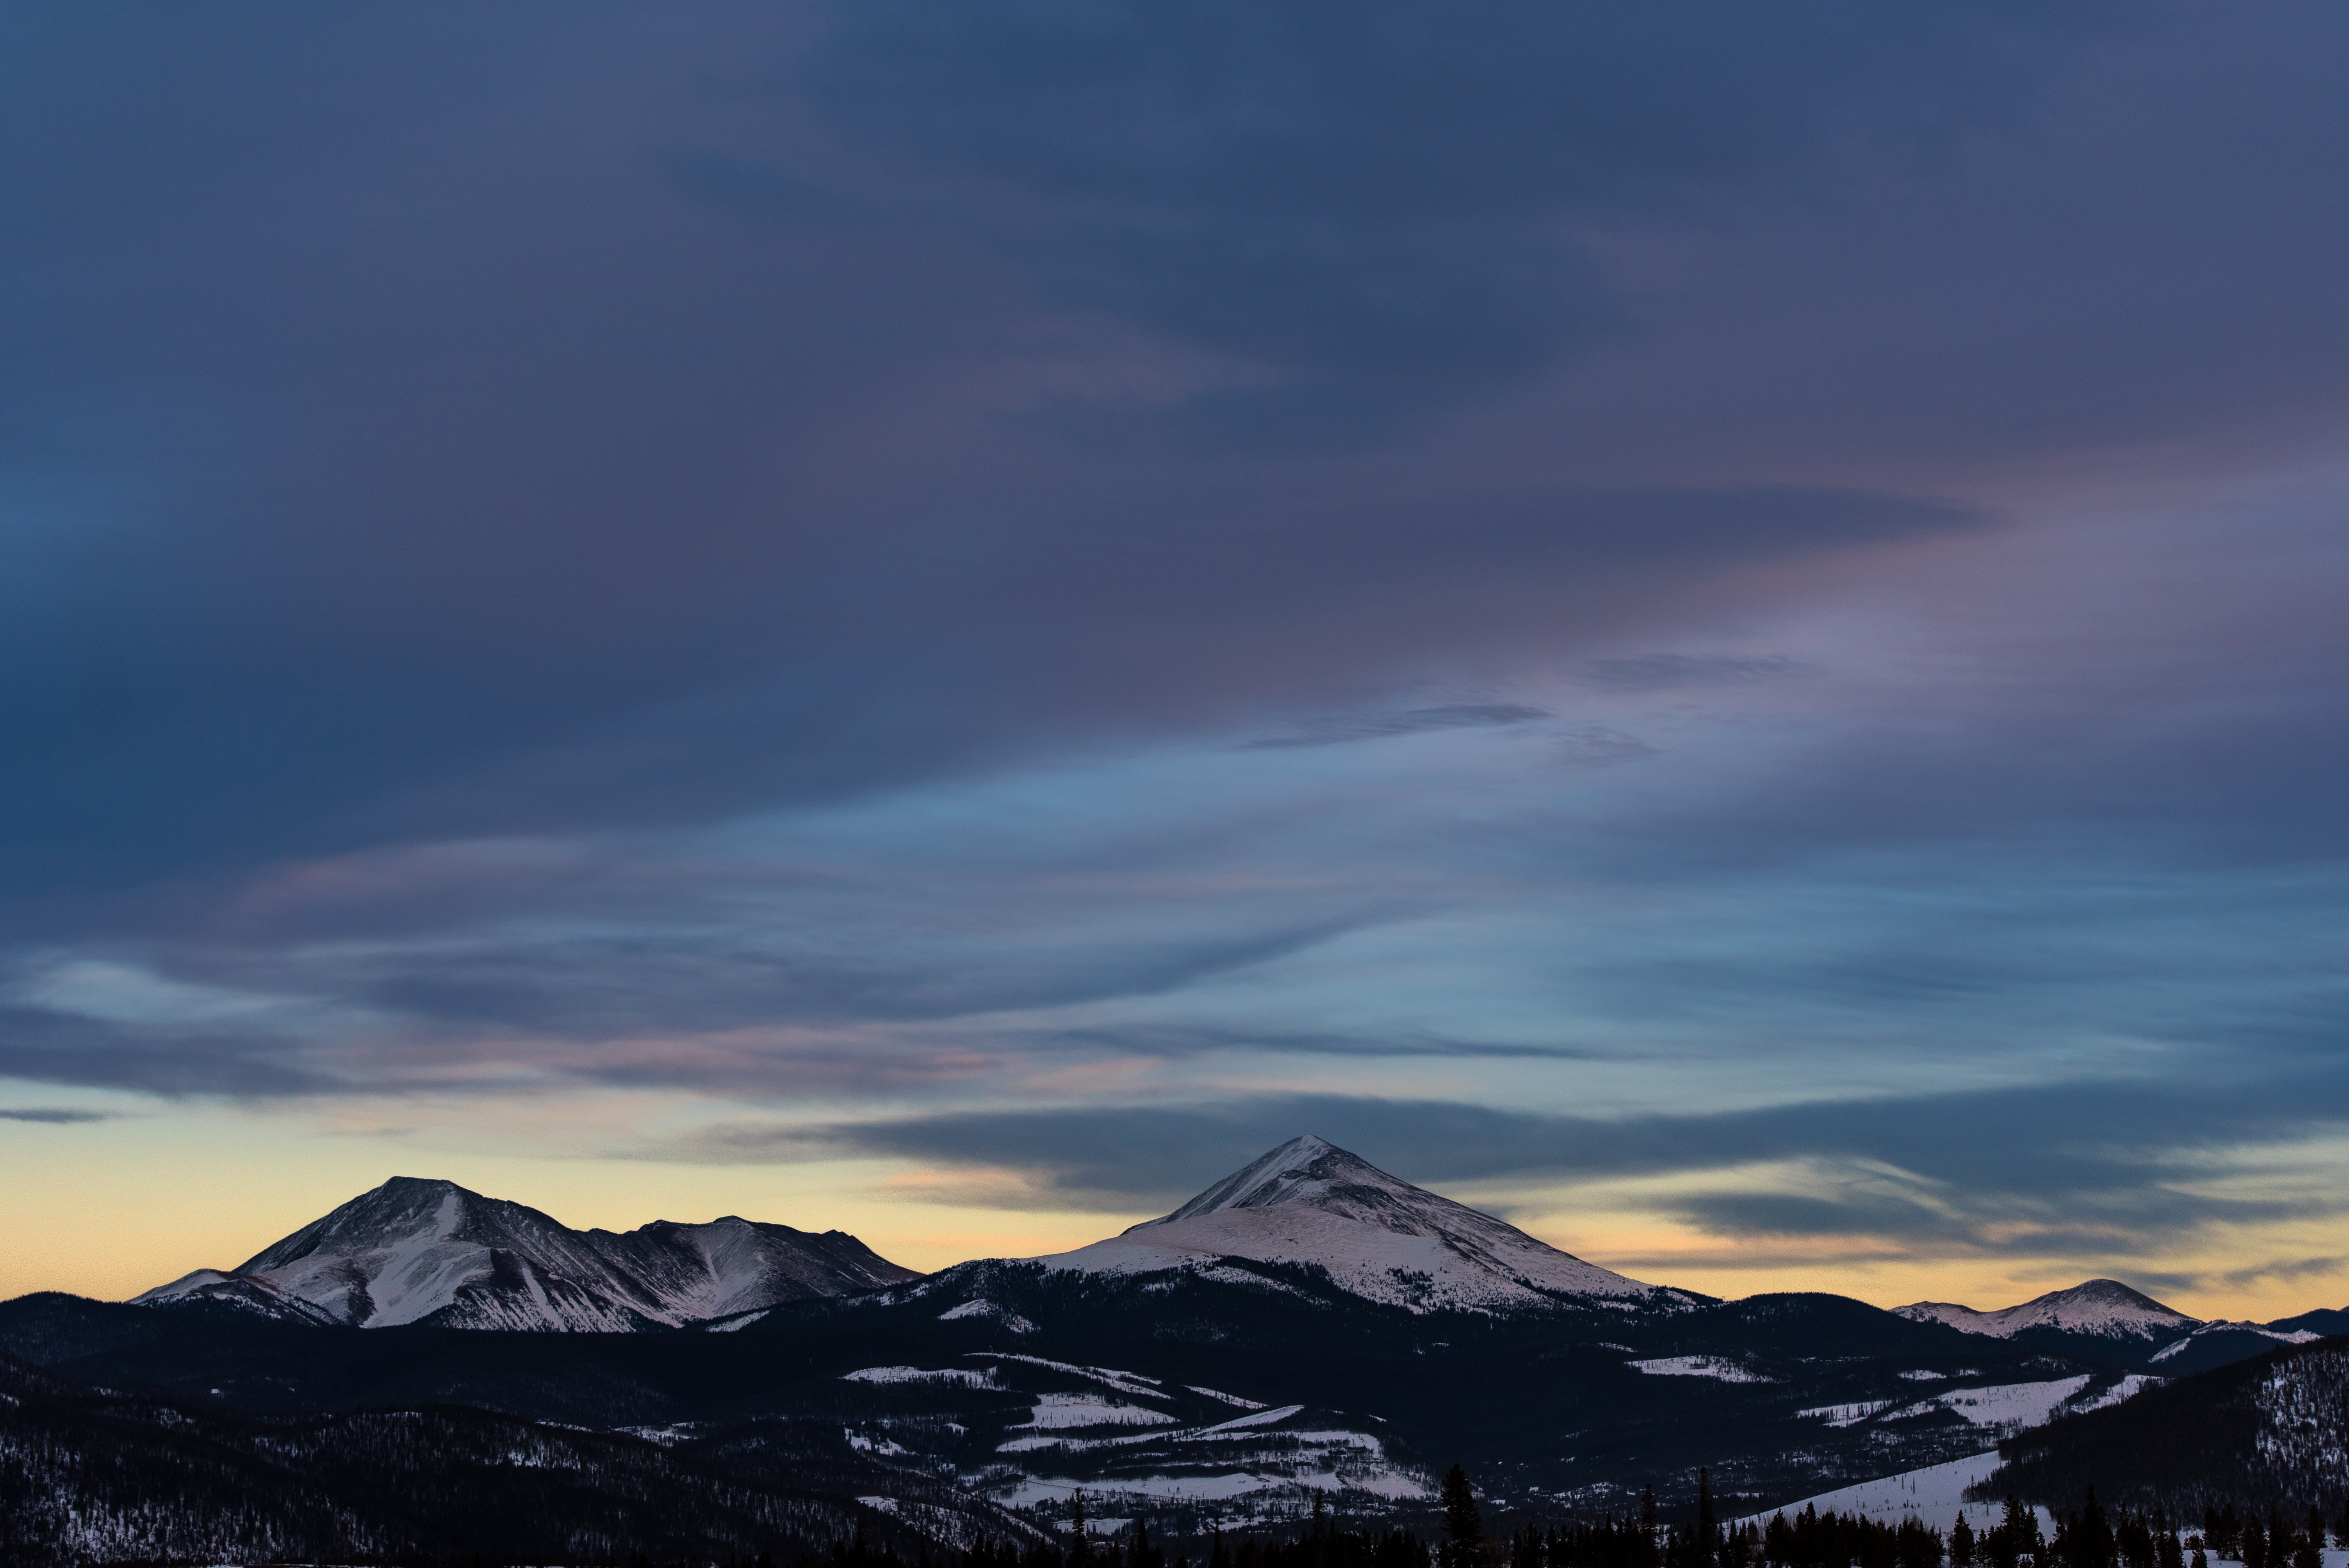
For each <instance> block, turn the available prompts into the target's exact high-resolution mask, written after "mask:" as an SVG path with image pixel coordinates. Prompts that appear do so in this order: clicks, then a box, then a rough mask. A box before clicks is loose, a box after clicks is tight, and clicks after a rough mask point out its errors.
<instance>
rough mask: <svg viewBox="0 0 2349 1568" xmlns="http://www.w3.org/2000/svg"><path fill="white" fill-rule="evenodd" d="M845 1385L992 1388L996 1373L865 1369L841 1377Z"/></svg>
mask: <svg viewBox="0 0 2349 1568" xmlns="http://www.w3.org/2000/svg"><path fill="white" fill-rule="evenodd" d="M840 1380H841V1381H842V1382H843V1383H953V1384H957V1385H959V1386H960V1387H965V1388H992V1387H995V1372H994V1369H993V1368H991V1367H989V1368H988V1369H986V1370H983V1371H978V1372H974V1371H972V1370H971V1369H970V1368H969V1367H940V1368H938V1369H937V1370H936V1371H926V1370H924V1369H923V1368H921V1367H860V1368H858V1369H857V1370H856V1371H854V1372H843V1373H842V1374H841V1375H840Z"/></svg>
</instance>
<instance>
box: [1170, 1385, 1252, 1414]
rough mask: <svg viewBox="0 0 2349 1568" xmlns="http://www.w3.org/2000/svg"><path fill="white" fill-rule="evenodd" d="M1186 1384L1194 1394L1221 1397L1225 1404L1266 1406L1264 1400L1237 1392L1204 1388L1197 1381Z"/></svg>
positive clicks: (1244, 1407)
mask: <svg viewBox="0 0 2349 1568" xmlns="http://www.w3.org/2000/svg"><path fill="white" fill-rule="evenodd" d="M1185 1387H1188V1388H1189V1389H1190V1390H1191V1392H1193V1393H1194V1394H1205V1395H1206V1397H1207V1398H1210V1399H1221V1400H1222V1401H1223V1402H1224V1403H1225V1404H1226V1405H1237V1406H1238V1407H1239V1408H1241V1409H1243V1410H1261V1409H1263V1408H1264V1402H1263V1401H1262V1400H1260V1399H1243V1398H1240V1397H1239V1396H1238V1395H1237V1394H1226V1393H1224V1392H1222V1391H1221V1390H1219V1389H1216V1388H1202V1387H1199V1386H1198V1385H1197V1384H1196V1383H1191V1384H1186V1385H1185Z"/></svg>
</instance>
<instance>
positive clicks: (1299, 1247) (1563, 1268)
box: [1041, 1136, 1692, 1312]
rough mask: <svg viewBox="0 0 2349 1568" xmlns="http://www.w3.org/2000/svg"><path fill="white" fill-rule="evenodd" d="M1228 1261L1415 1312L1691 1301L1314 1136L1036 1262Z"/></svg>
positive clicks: (1097, 1265)
mask: <svg viewBox="0 0 2349 1568" xmlns="http://www.w3.org/2000/svg"><path fill="white" fill-rule="evenodd" d="M1226 1258H1241V1259H1247V1260H1249V1261H1252V1262H1257V1263H1288V1264H1317V1265H1319V1266H1320V1267H1322V1268H1325V1269H1327V1270H1328V1271H1329V1273H1330V1278H1331V1279H1332V1280H1333V1281H1335V1282H1336V1283H1337V1284H1340V1286H1342V1287H1343V1288H1345V1289H1347V1290H1349V1291H1350V1292H1352V1293H1353V1294H1355V1295H1361V1296H1365V1297H1368V1298H1369V1299H1371V1300H1373V1301H1381V1302H1387V1303H1392V1304H1394V1305H1402V1306H1406V1307H1409V1308H1410V1309H1412V1310H1413V1311H1415V1312H1427V1311H1434V1310H1438V1309H1442V1308H1467V1309H1471V1310H1480V1311H1508V1310H1515V1309H1521V1308H1526V1307H1535V1306H1543V1305H1555V1304H1556V1303H1557V1302H1558V1301H1559V1300H1560V1298H1574V1297H1580V1298H1598V1299H1599V1300H1602V1301H1608V1302H1612V1303H1617V1304H1620V1305H1632V1304H1635V1303H1643V1302H1644V1303H1652V1304H1653V1305H1666V1306H1677V1305H1683V1304H1685V1303H1687V1302H1688V1301H1689V1300H1691V1299H1692V1298H1690V1297H1687V1296H1686V1295H1682V1293H1680V1292H1676V1291H1667V1290H1663V1289H1661V1287H1659V1286H1655V1285H1650V1284H1641V1283H1640V1281H1638V1280H1634V1279H1628V1278H1626V1277H1624V1276H1623V1275H1621V1274H1616V1273H1614V1272H1613V1271H1612V1270H1609V1269H1604V1268H1600V1267H1599V1265H1598V1264H1590V1263H1585V1262H1584V1261H1583V1260H1582V1259H1580V1258H1578V1257H1576V1256H1574V1255H1573V1254H1572V1253H1564V1252H1560V1251H1559V1250H1558V1249H1557V1248H1556V1247H1553V1246H1550V1245H1549V1244H1548V1243H1545V1242H1541V1241H1537V1240H1536V1239H1535V1238H1534V1237H1532V1236H1529V1235H1527V1234H1526V1233H1524V1232H1523V1231H1520V1230H1518V1229H1517V1228H1516V1226H1514V1225H1511V1224H1508V1223H1506V1222H1503V1221H1501V1220H1496V1219H1495V1218H1494V1217H1493V1216H1492V1215H1490V1214H1485V1213H1480V1212H1477V1211H1476V1210H1475V1209H1471V1208H1469V1207H1467V1206H1466V1205H1465V1204H1462V1203H1455V1202H1453V1201H1452V1200H1451V1199H1449V1198H1445V1197H1442V1196H1439V1195H1438V1194H1436V1193H1433V1192H1430V1191H1426V1190H1425V1189H1424V1188H1420V1187H1414V1186H1413V1185H1412V1184H1411V1183H1410V1182H1408V1181H1402V1180H1400V1179H1398V1178H1396V1177H1393V1176H1390V1175H1389V1174H1387V1173H1386V1172H1385V1171H1381V1170H1380V1169H1379V1168H1378V1167H1377V1166H1375V1165H1372V1164H1371V1162H1370V1161H1367V1160H1364V1159H1362V1158H1361V1156H1360V1155H1357V1154H1353V1153H1350V1152H1349V1151H1347V1150H1343V1149H1340V1148H1339V1147H1338V1146H1337V1145H1336V1144H1334V1143H1331V1142H1330V1141H1329V1140H1326V1139H1321V1138H1315V1137H1311V1136H1306V1137H1301V1138H1293V1139H1290V1140H1288V1142H1286V1143H1283V1144H1281V1145H1280V1146H1279V1147H1278V1148H1277V1149H1272V1150H1268V1151H1266V1152H1265V1153H1264V1154H1262V1155H1259V1156H1258V1157H1257V1158H1256V1159H1255V1160H1252V1161H1249V1162H1248V1163H1247V1165H1245V1166H1243V1167H1241V1168H1240V1169H1239V1170H1237V1171H1234V1172H1232V1173H1231V1174H1230V1175H1229V1176H1226V1177H1225V1178H1224V1179H1223V1180H1222V1181H1217V1182H1216V1183H1215V1184H1214V1185H1213V1186H1211V1187H1209V1188H1207V1189H1206V1191H1203V1192H1201V1193H1200V1194H1199V1195H1198V1196H1196V1197H1195V1198H1193V1199H1192V1200H1191V1201H1190V1202H1186V1203H1184V1204H1183V1205H1181V1206H1180V1207H1179V1208H1176V1209H1175V1210H1174V1212H1171V1213H1168V1214H1165V1215H1164V1216H1162V1217H1161V1218H1159V1219H1155V1220H1146V1221H1144V1222H1142V1223H1141V1224H1138V1225H1135V1226H1133V1227H1131V1228H1130V1229H1128V1230H1127V1231H1125V1232H1124V1233H1123V1234H1121V1235H1116V1236H1112V1237H1111V1238H1110V1239H1109V1240H1107V1241H1102V1242H1095V1243H1093V1244H1092V1245H1091V1246H1089V1247H1080V1248H1078V1249H1077V1250H1076V1251H1075V1252H1072V1253H1060V1254H1058V1255H1056V1256H1052V1257H1048V1258H1045V1259H1043V1260H1041V1261H1042V1262H1043V1263H1044V1264H1046V1265H1047V1266H1048V1267H1050V1268H1054V1269H1080V1270H1084V1271H1086V1272H1090V1273H1112V1274H1143V1273H1152V1272H1155V1271H1157V1270H1160V1269H1171V1268H1188V1269H1198V1270H1211V1269H1212V1268H1213V1267H1214V1266H1215V1264H1216V1260H1218V1259H1226Z"/></svg>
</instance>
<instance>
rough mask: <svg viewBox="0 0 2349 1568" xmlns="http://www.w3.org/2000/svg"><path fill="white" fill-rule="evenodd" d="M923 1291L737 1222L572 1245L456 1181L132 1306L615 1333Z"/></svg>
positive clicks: (859, 1261) (655, 1229) (819, 1240)
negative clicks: (790, 1305)
mask: <svg viewBox="0 0 2349 1568" xmlns="http://www.w3.org/2000/svg"><path fill="white" fill-rule="evenodd" d="M918 1277H919V1275H918V1274H916V1272H915V1271H914V1270H912V1269H908V1268H901V1267H899V1266H898V1265H897V1264H893V1263H890V1262H889V1261H888V1260H887V1259H885V1258H883V1257H881V1256H879V1255H878V1254H877V1253H874V1251H873V1250H872V1249H871V1248H869V1247H867V1246H866V1245H865V1244H864V1243H862V1242H860V1241H858V1240H857V1239H856V1238H855V1237H854V1236H851V1235H848V1234H846V1233H843V1232H840V1231H827V1232H824V1233H822V1234H820V1235H818V1234H812V1233H808V1232H805V1231H795V1230H793V1229H792V1228H791V1227H790V1226H789V1225H767V1224H754V1223H753V1222H750V1221H749V1220H742V1219H737V1218H734V1217H733V1216H731V1215H730V1216H728V1217H727V1218H725V1219H722V1220H712V1221H710V1222H709V1223H708V1224H706V1225H680V1224H677V1223H674V1222H670V1221H667V1220H660V1221H656V1222H654V1223H652V1224H649V1225H645V1226H641V1227H639V1228H638V1229H636V1230H633V1231H629V1232H626V1233H619V1234H616V1233H613V1232H610V1231H574V1230H572V1229H571V1228H569V1227H568V1226H566V1225H564V1224H561V1223H559V1222H556V1221H555V1220H554V1219H552V1218H550V1217H549V1216H547V1215H545V1214H543V1213H541V1212H538V1211H537V1210H536V1209H532V1208H526V1207H524V1206H523V1204H520V1203H512V1202H507V1201H505V1200H504V1199H502V1198H484V1197H483V1196H481V1194H480V1193H479V1192H471V1191H466V1190H465V1189H464V1188H462V1187H460V1186H458V1185H457V1184H456V1183H455V1182H453V1181H419V1180H417V1179H416V1178H414V1177H409V1176H395V1177H393V1178H392V1179H391V1180H390V1181H387V1182H385V1183H384V1184H383V1185H382V1186H380V1187H378V1188H377V1189H376V1190H375V1191H372V1192H367V1193H362V1194H361V1195H360V1196H358V1197H357V1198H354V1199H352V1200H351V1201H350V1202H347V1203H345V1204H344V1205H343V1206H342V1207H341V1208H339V1209H336V1211H335V1212H332V1213H330V1214H327V1215H326V1217H324V1218H323V1219H319V1220H314V1221H312V1222H310V1223H309V1224H306V1225H305V1226H303V1227H302V1228H301V1229H300V1230H298V1231H296V1232H295V1233H293V1234H292V1235H290V1236H287V1237H286V1238H285V1240H283V1241H281V1242H278V1243H275V1244H274V1245H272V1246H268V1247H264V1248H263V1249H262V1250H261V1251H260V1252H259V1253H256V1254H254V1256H253V1257H251V1258H249V1259H247V1260H246V1261H245V1262H244V1263H243V1264H240V1265H238V1266H237V1267H236V1268H234V1269H230V1270H227V1271H224V1272H223V1271H220V1270H215V1269H198V1270H196V1271H195V1272H194V1273H193V1274H187V1275H185V1276H183V1277H181V1278H180V1279H176V1280H173V1281H172V1282H171V1284H163V1285H158V1286H156V1287H155V1288H154V1289H153V1290H150V1291H148V1292H147V1293H146V1294H145V1295H140V1296H137V1297H134V1298H133V1299H134V1302H135V1304H136V1305H141V1306H169V1307H179V1308H183V1309H196V1310H212V1311H228V1312H233V1313H240V1314H249V1315H258V1316H263V1317H271V1318H277V1319H283V1320H286V1321H293V1322H302V1323H313V1324H322V1325H323V1324H343V1325H349V1326H354V1327H359V1328H388V1327H395V1326H399V1325H402V1324H429V1325H432V1326H438V1327H443V1328H506V1329H567V1330H574V1331H591V1332H612V1331H615V1330H623V1331H625V1330H636V1329H647V1328H674V1327H676V1326H678V1325H680V1324H686V1323H698V1322H703V1321H707V1320H708V1319H710V1318H714V1317H723V1316H725V1315H729V1314H731V1313H740V1312H744V1311H750V1310H753V1309H756V1308H760V1307H769V1306H774V1305H778V1304H780V1303H782V1302H787V1301H807V1300H811V1299H813V1298H815V1297H818V1296H829V1295H841V1294H843V1292H847V1291H857V1290H874V1289H877V1288H879V1287H880V1286H883V1285H888V1284H898V1283H900V1282H902V1281H905V1280H909V1279H916V1278H918Z"/></svg>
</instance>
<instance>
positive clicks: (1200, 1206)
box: [1152, 1133, 1434, 1224]
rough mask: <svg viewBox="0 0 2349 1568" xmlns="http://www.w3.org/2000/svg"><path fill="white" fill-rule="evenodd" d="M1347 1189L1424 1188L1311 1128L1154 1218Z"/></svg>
mask: <svg viewBox="0 0 2349 1568" xmlns="http://www.w3.org/2000/svg"><path fill="white" fill-rule="evenodd" d="M1347 1189H1368V1190H1371V1191H1378V1192H1381V1193H1387V1194H1401V1193H1418V1192H1420V1191H1421V1189H1419V1188H1417V1187H1414V1186H1413V1185H1412V1184H1411V1183H1410V1182H1408V1181H1400V1180H1398V1179H1397V1178H1395V1177H1392V1176H1390V1175H1388V1174H1387V1173H1386V1172H1385V1171H1381V1170H1380V1169H1379V1168H1378V1167H1377V1166H1375V1165H1373V1164H1371V1162H1370V1161H1367V1160H1365V1159H1363V1158H1362V1157H1361V1155H1359V1154H1355V1153H1352V1152H1351V1151H1350V1150H1343V1149H1340V1148H1339V1147H1338V1146H1337V1145H1336V1144H1334V1143H1332V1142H1330V1140H1328V1139H1326V1138H1317V1137H1315V1136H1313V1135H1312V1134H1311V1133H1306V1134H1304V1135H1302V1136H1300V1137H1297V1138H1292V1139H1290V1140H1288V1142H1286V1143H1284V1144H1282V1145H1280V1146H1279V1147H1278V1148H1277V1149H1271V1150H1266V1151H1265V1152H1264V1153H1262V1154H1259V1155H1257V1157H1256V1158H1255V1159H1254V1160H1251V1161H1248V1162H1247V1164H1246V1165H1243V1166H1242V1167H1240V1169H1238V1170H1237V1171H1233V1172H1232V1173H1231V1174H1230V1175H1228V1176H1226V1177H1225V1178H1224V1179H1223V1180H1222V1181H1218V1182H1216V1184H1215V1185H1214V1186H1212V1187H1210V1188H1208V1189H1207V1190H1206V1191H1204V1192H1202V1193H1200V1194H1199V1195H1198V1196H1197V1197H1195V1198H1194V1199H1192V1200H1191V1201H1190V1202H1187V1203H1185V1204H1184V1205H1183V1206H1182V1207H1181V1208H1179V1209H1177V1210H1175V1211H1174V1212H1173V1213H1171V1214H1168V1215H1167V1216H1165V1218H1164V1219H1163V1220H1156V1221H1153V1222H1152V1223H1154V1224H1165V1223H1167V1222H1170V1221H1174V1220H1187V1219H1190V1218H1192V1217H1193V1216H1194V1215H1198V1214H1220V1213H1226V1212H1229V1211H1231V1210H1234V1209H1262V1208H1268V1207H1269V1206H1271V1205H1272V1204H1275V1203H1315V1202H1327V1201H1328V1200H1330V1198H1332V1197H1335V1196H1337V1195H1339V1194H1340V1192H1342V1191H1345V1190H1347ZM1424 1195H1425V1196H1428V1197H1433V1195H1434V1194H1433V1193H1426V1194H1424Z"/></svg>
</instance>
